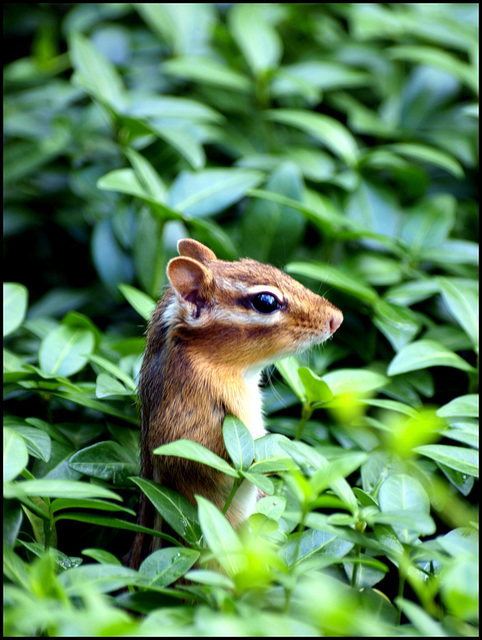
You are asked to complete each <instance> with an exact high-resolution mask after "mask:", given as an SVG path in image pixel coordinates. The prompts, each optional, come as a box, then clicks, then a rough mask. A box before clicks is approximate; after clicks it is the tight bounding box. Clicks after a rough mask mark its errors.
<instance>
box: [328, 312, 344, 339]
mask: <svg viewBox="0 0 482 640" xmlns="http://www.w3.org/2000/svg"><path fill="white" fill-rule="evenodd" d="M342 322H343V314H342V312H341V311H340V310H339V309H337V308H336V307H333V309H331V318H330V319H329V321H328V325H329V328H330V334H332V333H335V331H336V330H337V329H338V327H339V326H340V325H341V323H342Z"/></svg>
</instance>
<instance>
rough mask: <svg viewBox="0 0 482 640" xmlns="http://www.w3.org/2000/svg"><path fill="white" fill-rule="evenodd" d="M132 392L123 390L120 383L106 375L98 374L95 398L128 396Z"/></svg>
mask: <svg viewBox="0 0 482 640" xmlns="http://www.w3.org/2000/svg"><path fill="white" fill-rule="evenodd" d="M133 393H135V392H133V391H129V390H128V389H126V388H125V386H124V385H123V384H122V382H119V380H116V379H115V378H113V377H112V376H109V375H108V374H107V373H99V375H98V376H97V380H96V387H95V395H96V397H97V398H109V397H110V396H130V395H132V394H133Z"/></svg>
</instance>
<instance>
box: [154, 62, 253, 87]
mask: <svg viewBox="0 0 482 640" xmlns="http://www.w3.org/2000/svg"><path fill="white" fill-rule="evenodd" d="M162 70H163V71H164V72H165V73H167V74H168V75H173V76H178V77H181V78H188V79H189V80H193V81H194V82H199V83H200V84H202V85H215V86H220V87H223V88H224V89H227V90H231V91H242V92H246V91H250V89H251V87H252V82H251V81H250V80H249V79H248V78H247V77H246V76H244V75H242V74H241V73H239V72H238V71H233V70H232V69H230V68H229V67H227V66H226V65H224V64H222V63H221V62H219V61H218V60H216V59H214V58H209V57H207V56H179V57H177V58H171V59H170V60H167V61H166V62H164V63H163V64H162Z"/></svg>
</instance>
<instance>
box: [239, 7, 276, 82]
mask: <svg viewBox="0 0 482 640" xmlns="http://www.w3.org/2000/svg"><path fill="white" fill-rule="evenodd" d="M228 25H229V28H230V31H231V33H232V34H233V38H234V40H235V41H236V44H237V45H238V47H239V48H240V49H241V51H242V53H243V56H244V58H245V60H246V62H247V63H248V65H249V66H250V67H251V70H252V72H253V73H254V74H255V75H256V74H258V73H260V72H264V71H267V70H268V69H271V68H273V67H276V66H277V65H278V62H279V60H280V58H281V55H282V51H283V49H282V42H281V39H280V37H279V35H278V33H277V31H276V30H275V29H274V27H273V25H272V24H270V22H269V14H268V12H267V11H266V5H260V4H252V5H248V4H244V3H241V4H235V5H234V6H233V7H232V9H231V11H230V12H229V18H228Z"/></svg>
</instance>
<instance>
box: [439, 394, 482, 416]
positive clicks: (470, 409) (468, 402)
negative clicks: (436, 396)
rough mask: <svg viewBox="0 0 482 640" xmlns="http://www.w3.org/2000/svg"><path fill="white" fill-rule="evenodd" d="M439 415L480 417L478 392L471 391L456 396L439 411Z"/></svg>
mask: <svg viewBox="0 0 482 640" xmlns="http://www.w3.org/2000/svg"><path fill="white" fill-rule="evenodd" d="M437 415H438V416H440V417H442V418H451V417H453V416H455V417H457V418H458V417H467V418H478V417H479V396H478V395H477V394H476V393H469V394H467V395H465V396H460V397H458V398H454V400H451V401H450V402H448V403H447V404H444V406H443V407H440V409H439V410H438V411H437Z"/></svg>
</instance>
